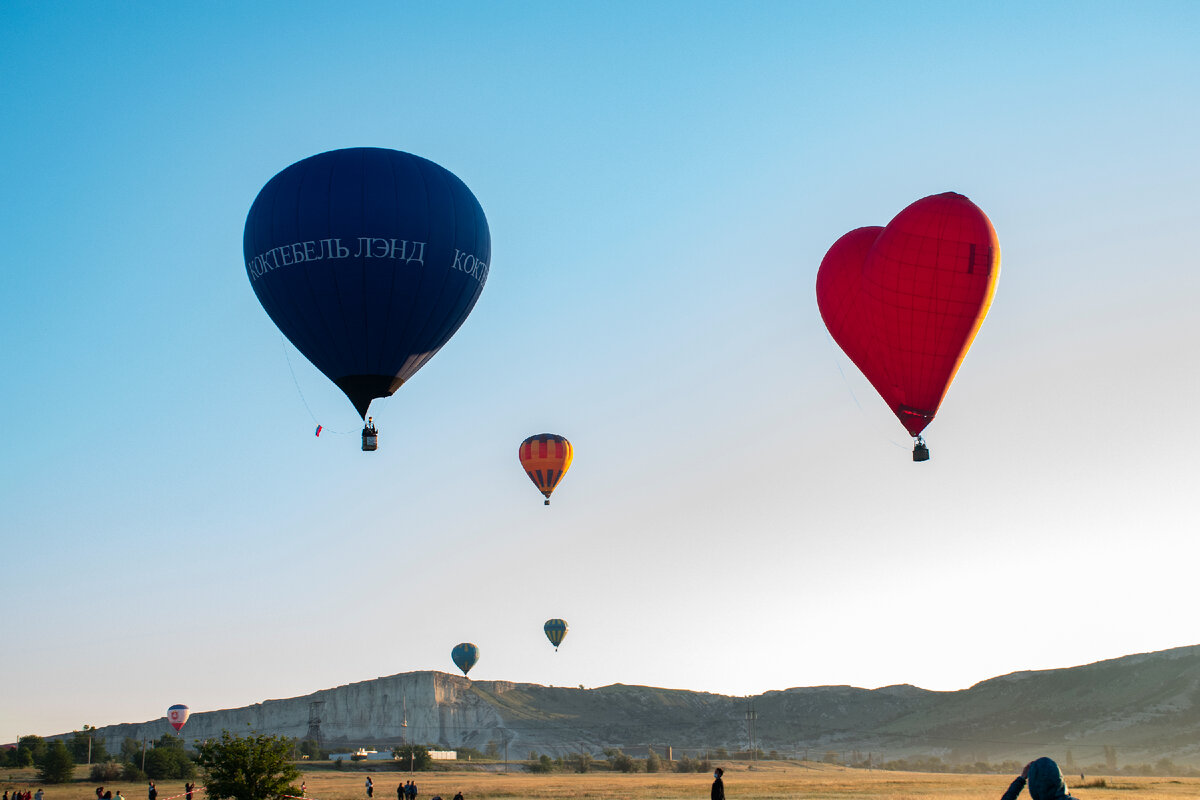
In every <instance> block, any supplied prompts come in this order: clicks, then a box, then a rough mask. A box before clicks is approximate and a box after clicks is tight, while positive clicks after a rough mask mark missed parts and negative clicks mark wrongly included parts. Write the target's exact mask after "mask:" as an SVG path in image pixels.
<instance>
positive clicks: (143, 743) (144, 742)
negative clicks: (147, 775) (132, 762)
mask: <svg viewBox="0 0 1200 800" xmlns="http://www.w3.org/2000/svg"><path fill="white" fill-rule="evenodd" d="M145 771H146V740H145V739H142V772H145Z"/></svg>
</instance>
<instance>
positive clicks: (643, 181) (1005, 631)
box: [0, 1, 1200, 741]
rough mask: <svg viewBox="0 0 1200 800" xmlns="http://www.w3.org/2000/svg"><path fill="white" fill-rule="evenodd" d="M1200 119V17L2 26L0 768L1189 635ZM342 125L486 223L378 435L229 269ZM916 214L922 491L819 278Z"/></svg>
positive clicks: (1064, 656) (1177, 641)
mask: <svg viewBox="0 0 1200 800" xmlns="http://www.w3.org/2000/svg"><path fill="white" fill-rule="evenodd" d="M1198 123H1200V5H1197V4H1196V3H1194V2H1179V3H1165V2H1163V3H1153V2H1151V3H1136V4H1132V3H1091V2H1089V3H1054V4H1045V3H1039V2H1028V3H1020V2H1005V3H961V2H945V3H882V2H881V3H840V2H829V3H818V2H812V3H804V2H778V3H772V2H760V3H725V4H717V3H692V2H687V3H684V2H681V3H643V2H630V3H610V2H606V3H567V4H564V3H557V2H546V3H517V2H513V3H477V4H476V3H440V4H434V5H432V6H431V5H430V4H418V3H378V4H355V3H347V4H339V5H338V8H337V9H336V10H334V9H333V8H332V7H331V6H330V4H328V3H309V4H304V3H288V4H283V3H272V4H268V3H261V4H246V3H234V2H229V3H167V4H162V3H148V2H147V3H136V4H117V3H53V2H15V1H14V2H8V3H5V4H4V7H3V9H2V10H0V153H3V156H0V164H2V173H0V174H2V178H3V194H2V195H0V196H2V197H3V209H2V211H3V213H2V214H0V239H2V241H3V243H4V245H3V247H2V248H0V259H2V261H3V275H4V287H3V291H2V292H0V312H2V313H0V342H3V346H2V349H0V352H2V353H3V356H2V358H3V363H2V369H0V382H2V383H0V389H2V391H0V404H2V409H3V420H4V430H5V436H4V444H3V447H2V448H0V537H2V541H0V565H2V569H0V574H2V575H3V586H4V590H3V593H4V598H5V600H4V603H3V609H4V610H3V613H2V614H0V620H2V621H0V653H3V655H2V657H0V690H2V694H3V700H2V701H0V741H11V740H13V739H14V738H15V737H17V736H18V735H21V734H24V733H30V732H34V733H41V734H49V733H55V732H61V731H65V730H71V729H73V728H78V727H80V726H82V725H83V724H85V723H87V724H92V725H103V724H109V723H116V722H126V721H141V720H146V719H152V718H155V717H159V716H162V715H163V714H164V713H165V710H166V707H167V706H168V705H170V704H172V703H176V702H184V703H187V704H188V705H190V706H191V707H192V709H193V710H194V711H203V710H207V709H215V708H225V707H232V706H238V705H243V704H247V703H252V702H257V701H260V700H263V699H266V698H271V697H287V696H294V695H300V694H305V693H308V692H311V691H315V690H317V689H322V688H326V687H330V686H335V685H338V684H343V683H348V682H352V681H357V680H363V679H368V678H373V677H376V676H379V675H389V674H394V673H398V672H405V671H409V670H422V669H441V670H447V671H450V670H453V665H452V664H451V662H450V658H449V653H450V649H451V647H452V646H453V645H454V644H456V643H457V642H459V641H463V640H469V641H474V642H476V643H477V644H478V645H479V646H480V648H481V651H482V656H481V659H480V661H479V664H478V666H477V667H476V668H475V670H474V671H473V672H472V677H473V678H475V677H477V678H481V679H507V680H515V681H533V682H538V683H548V684H557V685H577V684H584V685H587V686H597V685H604V684H608V683H613V682H622V683H638V684H651V685H658V686H668V687H679V688H690V689H698V690H706V691H713V692H721V693H731V694H745V693H750V692H760V691H764V690H768V689H779V688H786V687H789V686H802V685H816V684H854V685H858V686H865V687H874V686H880V685H886V684H892V683H914V684H917V685H920V686H923V687H926V688H931V689H955V688H962V687H965V686H968V685H970V684H972V683H974V682H976V681H978V680H981V679H984V678H987V677H991V676H993V675H996V674H1001V673H1005V672H1010V671H1013V670H1018V669H1036V668H1047V667H1057V666H1069V665H1074V664H1079V663H1085V662H1089V661H1094V660H1097V659H1101V658H1108V657H1115V656H1118V655H1123V654H1126V653H1131V652H1140V651H1146V650H1156V649H1162V648H1166V647H1173V646H1177V645H1183V644H1194V643H1196V642H1197V641H1200V634H1197V633H1196V631H1195V626H1194V625H1193V624H1192V616H1194V615H1193V614H1192V613H1191V611H1192V609H1194V607H1195V601H1194V596H1193V587H1194V585H1195V566H1194V565H1195V562H1196V556H1197V555H1198V551H1200V547H1198V546H1197V543H1196V525H1197V523H1196V512H1195V495H1196V487H1197V482H1198V481H1197V479H1198V478H1200V468H1198V467H1197V459H1196V450H1197V444H1200V423H1198V422H1197V419H1198V417H1197V414H1196V408H1197V406H1198V405H1200V379H1198V377H1197V361H1196V354H1195V351H1196V348H1197V345H1198V344H1200V321H1198V319H1197V315H1196V311H1195V309H1196V299H1197V296H1198V295H1200V263H1198V259H1197V255H1196V248H1195V245H1194V240H1195V236H1196V226H1197V221H1198V219H1200V200H1198V197H1200V192H1198V191H1197V189H1198V187H1200V137H1198V136H1197V130H1198V129H1200V124H1198ZM361 145H369V146H380V147H391V148H395V149H399V150H406V151H409V152H413V153H417V154H419V155H422V156H425V157H427V158H430V159H432V160H434V161H436V162H438V163H440V164H442V165H443V166H445V167H447V168H448V169H450V170H451V171H453V172H454V173H455V174H457V175H458V176H459V177H461V178H462V179H463V180H464V181H465V182H466V183H467V185H468V186H470V187H471V188H472V190H473V191H474V193H475V194H476V196H477V197H478V198H479V200H480V202H481V204H482V205H483V208H484V209H485V211H486V213H487V215H488V219H489V222H490V225H491V232H492V242H493V257H492V267H491V273H490V276H489V280H488V284H487V287H486V289H485V290H484V292H483V295H482V296H481V298H480V301H479V303H478V305H477V306H476V308H475V310H474V312H473V314H472V315H471V317H470V318H469V319H468V321H467V323H466V324H465V325H464V326H463V328H462V329H461V330H460V331H459V332H458V334H457V335H456V336H455V338H454V339H453V340H452V341H451V342H450V344H449V345H447V346H446V347H445V348H444V349H443V350H442V352H441V353H440V354H439V355H438V356H437V357H436V358H435V359H434V360H433V361H432V362H431V363H430V364H429V365H428V366H427V367H426V368H425V369H423V370H422V371H421V373H420V374H418V375H417V376H416V377H415V378H414V379H413V380H412V381H411V382H410V383H409V384H407V385H406V386H405V387H404V388H403V389H401V391H400V392H398V393H397V395H396V396H395V397H394V398H392V399H390V400H389V401H387V402H386V403H384V404H377V407H376V408H377V411H378V413H376V417H377V419H378V420H379V422H380V427H381V439H380V442H381V446H380V450H379V451H378V452H377V453H374V454H364V453H362V452H360V451H359V449H358V442H357V433H356V431H357V425H358V419H357V416H356V415H355V413H354V411H353V409H352V408H351V406H350V404H349V402H348V401H346V399H345V398H344V397H343V396H342V395H341V393H340V392H338V391H337V390H336V389H335V388H334V387H333V386H332V385H331V384H329V383H328V382H327V381H326V380H325V379H324V377H323V376H321V375H320V374H319V373H317V372H316V370H315V369H313V368H312V367H311V366H310V365H309V364H308V363H307V362H306V361H305V360H304V359H303V357H302V356H300V355H299V354H298V353H296V351H295V350H293V349H292V348H291V346H290V345H287V346H284V344H283V342H282V340H281V337H280V335H279V333H278V332H277V330H276V329H275V327H274V326H273V325H272V323H271V322H270V320H269V319H268V318H267V316H266V314H265V313H264V312H263V311H262V309H261V307H260V306H259V305H258V302H257V300H256V299H255V297H254V294H253V292H252V290H251V288H250V285H249V282H248V280H247V278H246V274H245V268H244V262H243V258H242V249H241V248H242V227H243V224H244V221H245V216H246V212H247V211H248V209H249V206H250V203H251V202H252V201H253V199H254V197H255V195H256V193H257V192H258V190H259V188H261V186H262V185H263V183H265V182H266V181H267V180H268V179H269V178H270V177H271V176H272V175H274V174H275V173H276V172H278V171H279V170H280V169H282V168H283V167H285V166H287V165H288V164H291V163H292V162H294V161H296V160H298V159H300V158H303V157H306V156H309V155H312V154H314V153H318V152H321V151H324V150H330V149H335V148H339V147H348V146H361ZM942 191H958V192H962V193H964V194H966V195H968V196H969V197H971V198H972V199H973V200H974V201H975V202H976V203H977V204H978V205H979V206H980V207H981V208H983V209H984V211H985V212H987V213H988V215H989V216H990V217H991V219H992V221H993V223H994V225H995V227H996V230H997V233H998V235H999V239H1000V243H1001V248H1002V254H1003V266H1002V274H1001V278H1000V284H999V289H998V293H997V296H996V301H995V304H994V306H993V307H992V312H991V315H990V317H989V318H988V321H987V322H986V323H985V324H984V326H983V329H982V331H981V332H980V334H979V337H978V338H977V339H976V342H975V346H974V348H973V350H972V352H971V354H970V356H969V357H968V358H967V361H966V363H965V364H964V366H963V368H962V370H961V371H960V372H959V375H958V378H957V381H956V383H955V384H954V386H953V387H952V388H951V390H950V392H949V394H948V396H947V398H946V402H945V403H944V404H943V406H942V410H941V413H940V414H939V416H938V418H937V420H936V421H935V422H934V423H933V424H932V425H931V426H930V427H929V429H928V430H927V431H926V438H927V440H928V441H929V444H930V447H931V450H932V453H933V460H932V461H930V462H929V463H927V464H923V465H916V464H913V463H912V462H911V461H910V460H909V459H910V456H909V444H908V442H907V439H906V437H905V436H904V432H903V430H902V429H901V427H900V425H899V423H898V422H897V421H896V420H895V419H894V418H893V417H891V415H890V414H889V412H888V411H887V410H886V408H885V407H884V406H883V403H882V401H881V400H879V398H878V397H876V396H875V395H874V394H873V393H872V392H871V390H870V387H869V386H868V385H867V384H866V382H865V381H864V380H863V379H862V378H861V376H860V375H858V374H857V372H856V371H855V369H854V367H853V365H852V364H850V363H849V362H848V361H847V360H846V359H845V357H844V356H842V355H841V353H840V351H838V350H837V348H836V346H835V345H834V344H833V342H832V340H831V339H830V338H829V336H828V334H827V333H826V332H825V329H824V326H823V325H822V322H821V319H820V316H819V314H818V312H817V309H816V302H815V298H814V293H813V283H814V280H815V275H816V269H817V266H818V264H819V263H820V260H821V257H822V256H823V255H824V253H825V250H826V249H827V248H828V247H829V246H830V245H831V244H832V243H833V241H834V240H835V239H837V238H838V237H839V236H840V235H841V234H843V233H845V232H846V231H848V230H850V229H851V228H854V227H858V226H862V225H873V224H875V225H882V224H885V223H886V222H887V221H888V220H889V219H890V218H891V217H892V216H893V215H894V214H896V213H897V212H898V211H899V210H900V209H901V208H903V207H904V206H906V205H907V204H908V203H910V202H912V201H914V200H916V199H918V198H920V197H923V196H925V195H929V194H934V193H937V192H942ZM289 365H290V366H289ZM293 370H294V372H295V381H293V377H292V371H293ZM298 389H299V391H298ZM306 404H307V405H306ZM380 405H381V406H382V407H381V408H380ZM309 409H311V411H312V415H313V416H314V417H315V418H316V420H317V421H319V422H320V423H322V424H323V425H325V427H326V429H327V431H328V432H329V433H328V434H323V435H322V436H321V437H320V438H319V439H317V438H315V437H313V435H312V429H313V427H314V425H313V417H310V413H309ZM542 431H553V432H557V433H561V434H563V435H566V436H567V437H569V438H570V439H571V441H572V442H573V443H574V444H575V448H576V458H575V464H574V466H573V467H572V469H571V472H570V473H569V474H568V476H567V477H566V479H565V480H564V482H563V483H562V485H561V486H560V488H559V490H558V492H557V493H556V495H555V500H554V505H553V506H551V507H550V508H549V509H547V508H545V507H543V505H542V503H541V498H540V496H539V495H538V494H537V492H536V490H535V489H534V487H533V486H532V485H531V484H530V483H529V481H528V480H527V479H526V477H525V476H524V474H523V473H522V472H521V470H520V468H519V466H518V464H517V458H516V450H517V445H518V443H519V442H520V441H521V440H522V439H523V438H524V437H525V436H527V435H529V434H532V433H538V432H542ZM339 432H348V434H346V435H338V433H339ZM549 617H563V618H566V619H567V620H568V621H569V622H570V625H571V632H570V634H569V635H568V637H567V639H566V642H565V643H564V646H563V648H562V649H561V651H560V652H559V653H558V654H557V655H556V654H554V652H553V651H552V649H551V648H550V646H549V644H548V643H547V642H546V641H545V640H544V638H543V636H542V632H541V625H542V622H543V621H544V620H545V619H547V618H549Z"/></svg>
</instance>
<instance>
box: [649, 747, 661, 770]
mask: <svg viewBox="0 0 1200 800" xmlns="http://www.w3.org/2000/svg"><path fill="white" fill-rule="evenodd" d="M660 769H662V759H661V758H659V757H658V753H656V752H654V751H653V750H649V749H648V750H647V751H646V772H658V771H659V770H660Z"/></svg>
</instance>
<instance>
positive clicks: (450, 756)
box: [429, 750, 458, 761]
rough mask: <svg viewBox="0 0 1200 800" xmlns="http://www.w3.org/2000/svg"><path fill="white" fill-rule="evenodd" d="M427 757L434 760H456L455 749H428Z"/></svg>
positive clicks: (456, 753)
mask: <svg viewBox="0 0 1200 800" xmlns="http://www.w3.org/2000/svg"><path fill="white" fill-rule="evenodd" d="M429 757H430V758H432V759H433V760H434V761H457V760H458V751H457V750H430V751H429Z"/></svg>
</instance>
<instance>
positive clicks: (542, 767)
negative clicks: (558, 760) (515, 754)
mask: <svg viewBox="0 0 1200 800" xmlns="http://www.w3.org/2000/svg"><path fill="white" fill-rule="evenodd" d="M555 769H557V767H555V766H554V759H552V758H550V756H548V755H546V754H545V753H543V754H542V755H541V756H539V757H538V760H537V761H534V762H533V763H532V764H530V765H529V771H530V772H536V773H538V774H541V775H546V774H549V773H551V772H554V770H555Z"/></svg>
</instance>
